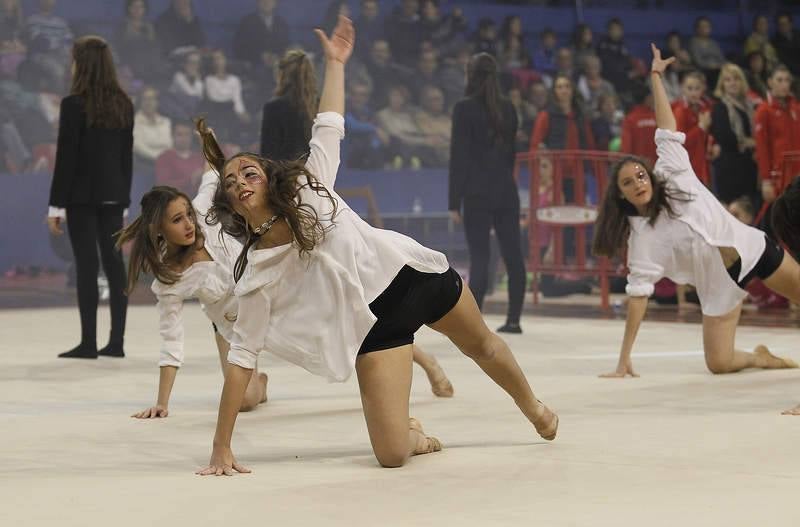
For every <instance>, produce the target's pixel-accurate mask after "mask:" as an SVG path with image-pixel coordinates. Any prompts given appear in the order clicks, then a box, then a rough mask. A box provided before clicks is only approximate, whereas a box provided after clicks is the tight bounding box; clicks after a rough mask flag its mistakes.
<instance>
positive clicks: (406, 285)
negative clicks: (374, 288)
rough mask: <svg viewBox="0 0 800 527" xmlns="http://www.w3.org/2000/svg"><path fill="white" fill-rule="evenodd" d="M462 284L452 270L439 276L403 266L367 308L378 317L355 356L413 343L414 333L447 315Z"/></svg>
mask: <svg viewBox="0 0 800 527" xmlns="http://www.w3.org/2000/svg"><path fill="white" fill-rule="evenodd" d="M463 287H464V284H463V282H462V280H461V276H460V275H459V274H458V273H457V272H456V271H455V269H453V268H452V267H451V268H450V269H448V270H447V271H445V272H444V273H442V274H437V273H423V272H420V271H417V270H415V269H412V268H411V267H409V266H407V265H406V266H405V267H403V268H402V269H401V270H400V272H399V273H398V274H397V276H396V277H395V278H394V280H392V283H390V284H389V287H387V288H386V289H385V290H384V291H383V293H381V294H380V295H379V296H378V298H376V299H375V300H373V301H372V302H371V303H370V305H369V309H370V311H372V313H373V314H374V315H375V316H376V317H378V320H377V321H376V322H375V325H374V326H372V329H371V330H370V332H369V333H368V334H367V336H366V338H365V339H364V342H362V343H361V348H359V350H358V354H359V355H362V354H364V353H369V352H371V351H381V350H385V349H389V348H396V347H398V346H405V345H406V344H413V343H414V333H416V332H417V330H418V329H419V328H421V327H422V326H423V325H425V324H432V323H434V322H436V321H437V320H439V319H441V318H442V317H443V316H445V315H446V314H447V313H449V312H450V310H451V309H453V307H455V305H456V303H458V299H459V298H461V289H462V288H463Z"/></svg>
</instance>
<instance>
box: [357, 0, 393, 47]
mask: <svg viewBox="0 0 800 527" xmlns="http://www.w3.org/2000/svg"><path fill="white" fill-rule="evenodd" d="M355 25H356V27H357V28H358V38H357V39H356V54H357V55H358V56H359V58H361V59H362V60H365V59H366V58H367V57H368V56H369V52H370V50H371V49H372V43H373V42H375V41H376V40H378V39H381V38H383V35H384V33H385V31H386V28H385V26H384V25H383V20H381V16H380V4H379V3H378V0H361V10H360V11H359V13H358V19H357V20H356V24H355Z"/></svg>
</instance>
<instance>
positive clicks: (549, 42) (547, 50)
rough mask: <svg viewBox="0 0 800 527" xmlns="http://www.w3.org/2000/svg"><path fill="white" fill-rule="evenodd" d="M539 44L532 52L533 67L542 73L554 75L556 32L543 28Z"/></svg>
mask: <svg viewBox="0 0 800 527" xmlns="http://www.w3.org/2000/svg"><path fill="white" fill-rule="evenodd" d="M540 38H541V44H540V46H539V49H537V50H536V52H535V53H534V54H533V69H535V70H536V71H538V72H540V73H542V74H544V75H554V74H555V73H556V45H557V44H558V41H557V40H556V32H555V31H553V30H552V29H550V28H549V27H548V28H545V29H544V31H542V34H541V37H540Z"/></svg>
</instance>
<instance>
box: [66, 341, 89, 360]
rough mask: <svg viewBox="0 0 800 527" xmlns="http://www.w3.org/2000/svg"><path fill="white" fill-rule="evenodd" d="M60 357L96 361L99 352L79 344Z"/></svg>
mask: <svg viewBox="0 0 800 527" xmlns="http://www.w3.org/2000/svg"><path fill="white" fill-rule="evenodd" d="M58 356H59V357H60V358H62V359H96V358H97V350H96V349H93V348H89V347H87V346H84V345H83V344H78V345H77V346H75V347H74V348H72V349H71V350H69V351H65V352H64V353H59V354H58Z"/></svg>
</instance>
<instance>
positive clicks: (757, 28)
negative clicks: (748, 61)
mask: <svg viewBox="0 0 800 527" xmlns="http://www.w3.org/2000/svg"><path fill="white" fill-rule="evenodd" d="M756 52H760V53H761V54H762V55H764V58H765V59H766V61H767V68H768V69H772V68H774V67H775V66H777V65H778V53H777V51H775V47H774V46H773V45H772V44H771V43H770V41H769V19H768V18H767V17H766V16H765V15H758V16H757V17H755V18H754V19H753V32H752V33H750V36H749V37H747V40H745V42H744V55H745V56H748V55H750V54H751V53H756Z"/></svg>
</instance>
